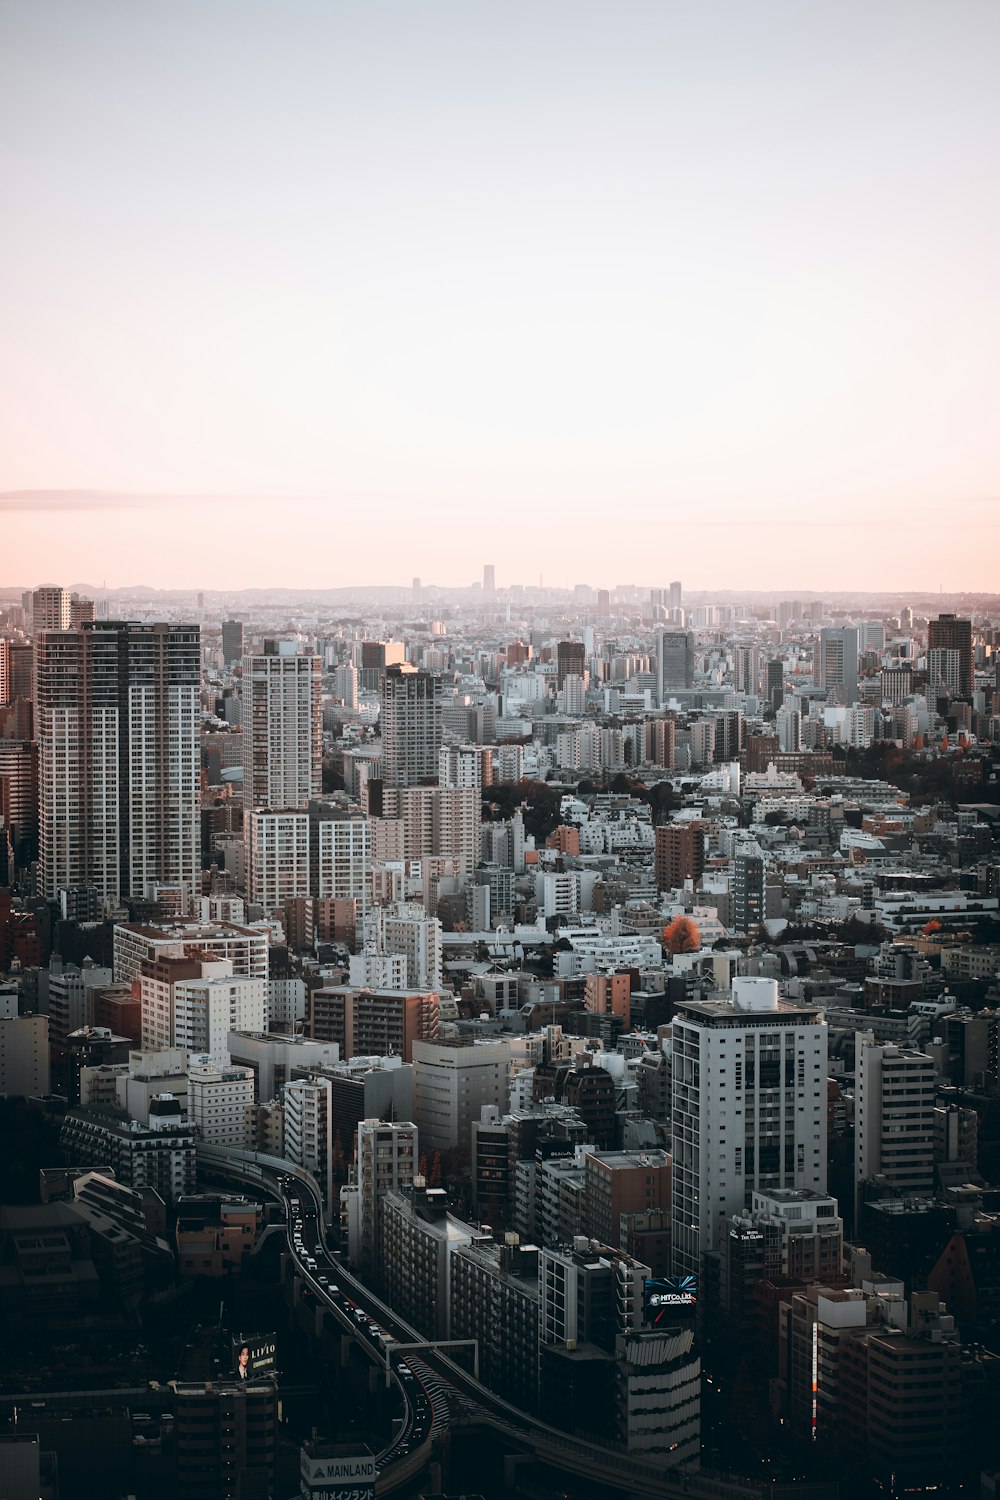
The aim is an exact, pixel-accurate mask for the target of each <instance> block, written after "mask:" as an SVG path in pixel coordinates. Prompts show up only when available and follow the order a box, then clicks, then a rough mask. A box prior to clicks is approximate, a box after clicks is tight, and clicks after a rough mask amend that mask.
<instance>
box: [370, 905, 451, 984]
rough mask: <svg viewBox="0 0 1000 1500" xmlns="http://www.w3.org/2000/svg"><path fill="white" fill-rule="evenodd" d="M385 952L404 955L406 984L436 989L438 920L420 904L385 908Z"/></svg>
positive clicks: (439, 966) (438, 981)
mask: <svg viewBox="0 0 1000 1500" xmlns="http://www.w3.org/2000/svg"><path fill="white" fill-rule="evenodd" d="M382 931H383V942H384V945H385V951H386V953H400V954H403V955H404V956H405V958H406V983H407V986H408V987H409V988H410V989H417V990H439V989H440V988H441V976H442V968H443V952H442V946H441V931H442V929H441V923H440V922H439V921H438V919H437V917H429V916H428V915H427V914H426V912H425V911H424V910H423V908H422V907H420V906H415V907H414V906H410V905H407V906H402V907H400V908H398V909H396V910H392V911H387V912H386V914H385V918H384V921H383V928H382Z"/></svg>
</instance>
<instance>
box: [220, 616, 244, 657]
mask: <svg viewBox="0 0 1000 1500" xmlns="http://www.w3.org/2000/svg"><path fill="white" fill-rule="evenodd" d="M222 655H223V658H224V660H225V662H226V665H227V666H229V665H230V663H231V662H234V661H239V660H240V659H241V658H242V656H243V621H242V620H223V622H222Z"/></svg>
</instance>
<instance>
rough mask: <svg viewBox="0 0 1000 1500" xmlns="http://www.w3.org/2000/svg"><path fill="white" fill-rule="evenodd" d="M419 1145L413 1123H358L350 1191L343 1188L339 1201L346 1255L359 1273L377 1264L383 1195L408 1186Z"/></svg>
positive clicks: (414, 1168) (371, 1269)
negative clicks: (342, 1210) (344, 1212)
mask: <svg viewBox="0 0 1000 1500" xmlns="http://www.w3.org/2000/svg"><path fill="white" fill-rule="evenodd" d="M418 1143H419V1144H418ZM421 1144H422V1142H420V1137H419V1133H418V1130H417V1127H416V1125H415V1124H414V1123H413V1121H412V1120H396V1121H393V1122H392V1123H391V1124H390V1123H389V1122H388V1121H386V1120H362V1121H361V1123H360V1124H359V1126H358V1140H357V1158H356V1168H355V1182H354V1184H353V1185H352V1186H353V1189H354V1191H353V1192H352V1191H351V1190H350V1189H347V1190H345V1192H344V1193H342V1194H341V1199H342V1202H343V1203H344V1206H345V1208H346V1210H347V1252H348V1255H349V1257H350V1260H351V1264H352V1265H354V1266H358V1267H360V1268H361V1269H362V1270H363V1271H365V1270H367V1271H369V1272H370V1271H373V1270H374V1269H375V1268H376V1266H377V1265H378V1261H379V1247H380V1245H381V1240H382V1209H383V1204H384V1201H385V1197H386V1194H387V1193H399V1192H402V1191H403V1190H404V1189H405V1188H411V1187H412V1186H413V1179H414V1176H415V1175H416V1174H417V1169H418V1167H419V1164H420V1154H419V1151H420V1145H421Z"/></svg>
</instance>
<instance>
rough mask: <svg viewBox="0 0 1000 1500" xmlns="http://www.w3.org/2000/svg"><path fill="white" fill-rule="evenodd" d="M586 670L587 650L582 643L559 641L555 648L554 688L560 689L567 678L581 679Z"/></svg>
mask: <svg viewBox="0 0 1000 1500" xmlns="http://www.w3.org/2000/svg"><path fill="white" fill-rule="evenodd" d="M586 670H587V648H586V646H585V645H584V643H583V641H560V642H559V643H558V645H557V646H556V687H557V688H561V687H562V686H563V684H564V683H565V681H566V678H567V677H579V678H581V679H582V677H583V674H584V672H585V671H586Z"/></svg>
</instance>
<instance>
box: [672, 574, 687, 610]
mask: <svg viewBox="0 0 1000 1500" xmlns="http://www.w3.org/2000/svg"><path fill="white" fill-rule="evenodd" d="M683 603H684V590H683V589H682V588H681V586H680V583H679V582H678V581H676V580H675V581H674V582H673V583H672V584H671V585H670V608H671V609H672V610H673V609H680V608H681V607H682V605H683Z"/></svg>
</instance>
